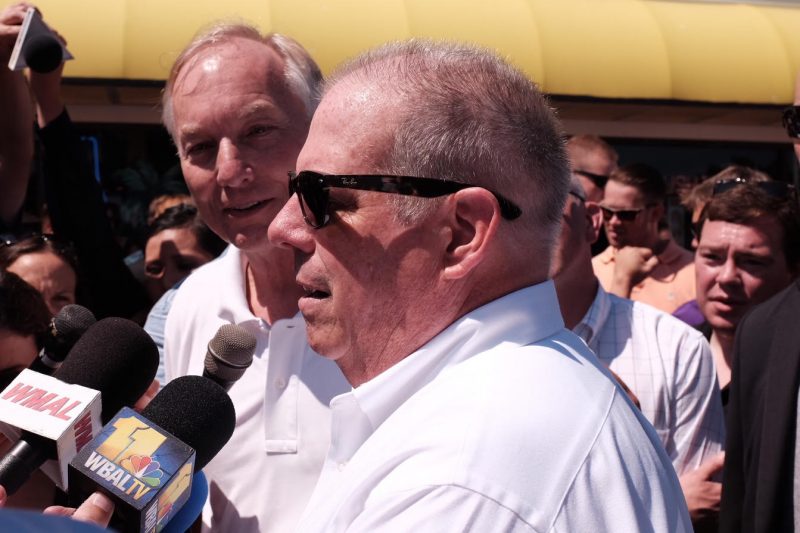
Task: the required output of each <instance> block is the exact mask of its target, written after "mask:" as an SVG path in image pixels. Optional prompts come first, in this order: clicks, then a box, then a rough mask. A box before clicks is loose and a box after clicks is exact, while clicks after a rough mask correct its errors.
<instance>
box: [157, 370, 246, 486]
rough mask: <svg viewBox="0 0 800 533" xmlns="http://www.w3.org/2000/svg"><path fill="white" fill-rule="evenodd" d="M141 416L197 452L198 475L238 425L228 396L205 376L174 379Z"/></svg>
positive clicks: (196, 467)
mask: <svg viewBox="0 0 800 533" xmlns="http://www.w3.org/2000/svg"><path fill="white" fill-rule="evenodd" d="M142 416H144V417H145V418H147V419H148V420H150V421H152V422H154V423H155V424H157V425H159V426H161V428H162V429H164V430H166V431H168V432H170V433H171V434H172V435H173V436H174V437H176V438H177V439H179V440H181V441H182V442H184V443H186V444H188V445H189V446H191V447H192V448H194V450H195V452H196V454H197V456H196V458H195V467H194V469H195V471H198V470H200V469H202V468H203V467H204V466H206V464H207V463H208V462H209V461H210V460H211V459H213V458H214V456H215V455H217V452H219V451H220V450H221V449H222V447H223V446H225V443H226V442H228V440H230V438H231V435H233V429H234V427H235V425H236V410H235V409H234V407H233V402H231V399H230V397H229V396H228V393H226V392H225V390H224V389H223V388H222V387H220V386H219V385H217V384H216V383H214V382H213V381H211V380H210V379H208V378H204V377H202V376H181V377H179V378H175V379H173V380H172V381H170V382H169V383H167V384H166V385H165V386H164V388H163V389H161V391H160V392H159V393H158V394H156V396H155V397H154V398H153V399H152V400H151V401H150V403H149V404H148V405H147V407H145V408H144V410H142Z"/></svg>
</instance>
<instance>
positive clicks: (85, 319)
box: [53, 304, 97, 340]
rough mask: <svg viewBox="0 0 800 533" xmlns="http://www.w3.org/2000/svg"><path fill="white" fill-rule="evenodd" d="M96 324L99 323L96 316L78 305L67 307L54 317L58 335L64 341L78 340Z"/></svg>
mask: <svg viewBox="0 0 800 533" xmlns="http://www.w3.org/2000/svg"><path fill="white" fill-rule="evenodd" d="M95 322H97V319H96V318H95V317H94V314H92V312H91V311H89V310H88V309H86V308H85V307H84V306H82V305H78V304H70V305H65V306H64V307H62V308H61V311H59V312H58V313H57V314H56V316H55V317H53V326H54V327H55V330H56V335H57V336H59V337H61V338H63V339H64V340H70V339H73V338H74V339H75V340H77V338H78V337H80V336H81V335H83V333H84V332H85V331H86V330H87V329H89V327H90V326H91V325H92V324H94V323H95Z"/></svg>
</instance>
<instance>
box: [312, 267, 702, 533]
mask: <svg viewBox="0 0 800 533" xmlns="http://www.w3.org/2000/svg"><path fill="white" fill-rule="evenodd" d="M331 408H332V410H333V429H332V438H331V449H330V452H329V454H328V457H327V459H326V461H325V466H324V468H323V472H322V476H321V477H320V480H319V483H318V484H317V487H316V489H315V490H314V495H313V496H312V499H311V502H310V503H309V506H308V508H307V509H306V512H305V513H304V515H303V519H302V520H301V524H300V528H299V529H300V531H303V532H318V531H326V532H328V531H330V532H339V531H348V532H360V531H364V532H367V531H370V532H373V531H381V532H387V531H388V532H395V531H396V532H404V533H407V532H414V533H418V532H421V531H425V532H427V531H431V532H441V531H458V532H461V531H481V532H482V531H526V532H533V531H538V532H544V531H565V532H566V531H626V532H627V531H659V532H660V531H663V532H680V531H691V530H692V526H691V523H690V521H689V517H688V512H687V510H686V504H685V502H684V499H683V494H682V493H681V489H680V485H679V483H678V479H677V477H676V475H675V472H674V470H673V468H672V465H671V464H670V462H669V458H668V457H667V456H666V454H665V453H664V450H663V448H662V447H661V444H660V443H659V442H658V438H657V436H656V434H655V432H654V431H653V429H652V427H651V426H650V424H649V423H648V422H647V421H646V420H645V419H644V417H643V416H642V415H641V413H639V412H638V410H637V409H636V408H635V407H633V405H632V404H631V403H630V401H629V400H628V399H627V397H626V396H625V393H624V392H622V390H621V389H620V388H619V387H618V386H617V385H616V384H615V383H614V382H613V381H612V378H611V377H610V376H609V374H608V372H607V371H606V370H605V369H604V368H603V367H602V365H601V364H600V363H599V362H598V360H597V359H596V358H595V356H594V355H593V354H592V353H591V352H590V351H589V349H588V348H587V347H586V345H585V344H584V343H583V342H581V340H580V339H579V338H578V337H577V336H575V335H574V334H573V333H571V332H569V331H567V330H565V329H564V325H563V322H562V320H561V314H560V312H559V307H558V302H557V299H556V294H555V289H554V287H553V284H552V282H550V281H548V282H546V283H542V284H539V285H536V286H532V287H527V288H525V289H522V290H519V291H516V292H514V293H512V294H509V295H507V296H505V297H503V298H500V299H498V300H495V301H493V302H491V303H489V304H487V305H485V306H483V307H481V308H479V309H477V310H475V311H473V312H471V313H469V314H467V315H466V316H464V317H462V318H461V319H459V320H458V321H456V322H455V323H454V324H452V325H451V326H450V327H448V328H447V329H446V330H444V331H443V332H442V333H440V334H439V335H437V336H436V337H435V338H434V339H432V340H431V341H430V342H428V343H427V344H426V345H425V346H423V347H422V348H420V349H419V350H417V351H416V352H414V353H413V354H411V355H409V356H408V357H407V358H405V359H404V360H403V361H400V362H399V363H397V364H396V365H395V366H393V367H392V368H390V369H389V370H387V371H385V372H383V373H382V374H380V375H379V376H377V377H375V378H373V379H372V380H370V381H369V382H367V383H364V384H363V385H361V386H359V387H358V388H357V389H355V390H353V391H352V392H349V393H345V394H342V395H340V396H338V397H336V398H334V400H333V402H332V404H331Z"/></svg>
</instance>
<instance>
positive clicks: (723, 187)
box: [711, 177, 794, 198]
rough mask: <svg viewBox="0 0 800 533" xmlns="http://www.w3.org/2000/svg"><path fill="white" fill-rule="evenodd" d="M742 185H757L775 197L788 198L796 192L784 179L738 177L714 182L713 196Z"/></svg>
mask: <svg viewBox="0 0 800 533" xmlns="http://www.w3.org/2000/svg"><path fill="white" fill-rule="evenodd" d="M741 185H750V186H753V187H757V188H759V189H761V190H762V191H764V192H765V193H766V194H768V195H769V196H772V197H773V198H788V197H789V196H791V195H792V194H793V193H794V186H793V185H790V184H788V183H784V182H782V181H750V180H748V179H745V178H739V177H736V178H731V179H727V180H719V181H717V182H716V183H714V189H713V190H712V191H711V196H717V195H719V194H722V193H724V192H726V191H729V190H731V189H734V188H736V187H739V186H741Z"/></svg>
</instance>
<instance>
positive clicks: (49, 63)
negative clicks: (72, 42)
mask: <svg viewBox="0 0 800 533" xmlns="http://www.w3.org/2000/svg"><path fill="white" fill-rule="evenodd" d="M22 57H24V58H25V63H27V64H28V67H29V68H30V69H31V70H33V71H35V72H41V73H47V72H52V71H54V70H55V69H57V68H58V66H59V65H60V64H61V61H62V60H63V59H64V53H63V51H62V49H61V43H59V42H58V39H56V38H55V37H53V36H52V35H48V34H39V35H33V36H30V37H28V38H27V39H26V40H25V42H24V43H23V45H22Z"/></svg>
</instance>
